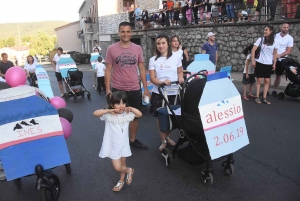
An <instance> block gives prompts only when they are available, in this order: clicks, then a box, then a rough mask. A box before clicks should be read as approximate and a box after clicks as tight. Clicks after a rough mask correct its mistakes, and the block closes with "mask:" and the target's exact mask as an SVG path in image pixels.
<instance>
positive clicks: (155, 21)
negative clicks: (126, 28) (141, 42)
mask: <svg viewBox="0 0 300 201" xmlns="http://www.w3.org/2000/svg"><path fill="white" fill-rule="evenodd" d="M231 5H232V6H231ZM297 5H298V3H297V2H293V3H281V0H259V1H258V4H257V5H253V6H251V5H245V4H244V2H241V1H226V2H220V3H216V4H205V5H202V6H201V7H199V8H198V9H197V8H194V7H191V8H187V7H186V6H184V7H182V8H181V9H180V13H178V12H177V13H176V14H175V13H174V12H173V14H172V15H173V19H171V18H170V15H171V13H170V12H169V11H165V10H161V11H160V12H153V13H149V15H148V18H147V17H145V16H144V18H142V17H141V18H140V20H136V19H135V17H132V15H130V14H129V21H130V22H131V24H132V27H133V28H134V29H149V28H161V27H169V26H186V25H205V24H206V25H207V24H221V23H240V22H248V23H252V22H262V21H270V22H271V21H279V20H293V19H300V13H299V12H297ZM299 5H300V4H299ZM212 7H214V9H211V8H212ZM174 14H175V16H174ZM231 15H233V17H231ZM174 17H175V19H174Z"/></svg>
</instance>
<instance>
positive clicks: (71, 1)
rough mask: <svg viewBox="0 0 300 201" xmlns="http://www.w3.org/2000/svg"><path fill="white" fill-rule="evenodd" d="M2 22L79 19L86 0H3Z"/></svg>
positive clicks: (0, 9)
mask: <svg viewBox="0 0 300 201" xmlns="http://www.w3.org/2000/svg"><path fill="white" fill-rule="evenodd" d="M1 1H5V2H2V3H1V5H0V23H13V22H39V21H48V20H51V21H53V20H59V21H67V22H75V21H77V20H79V13H78V10H79V7H80V6H81V4H82V2H83V1H84V0H1Z"/></svg>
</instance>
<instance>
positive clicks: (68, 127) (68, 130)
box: [59, 117, 72, 139]
mask: <svg viewBox="0 0 300 201" xmlns="http://www.w3.org/2000/svg"><path fill="white" fill-rule="evenodd" d="M59 120H60V123H61V126H62V129H63V132H64V136H65V139H68V138H69V137H70V136H71V133H72V126H71V124H70V122H69V121H68V120H66V119H65V118H62V117H59Z"/></svg>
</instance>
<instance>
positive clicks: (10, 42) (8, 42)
mask: <svg viewBox="0 0 300 201" xmlns="http://www.w3.org/2000/svg"><path fill="white" fill-rule="evenodd" d="M15 44H16V43H15V38H14V37H9V38H7V39H6V40H5V46H6V47H13V46H15Z"/></svg>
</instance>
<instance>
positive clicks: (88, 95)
mask: <svg viewBox="0 0 300 201" xmlns="http://www.w3.org/2000/svg"><path fill="white" fill-rule="evenodd" d="M87 98H88V100H91V94H90V92H88V94H87Z"/></svg>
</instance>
